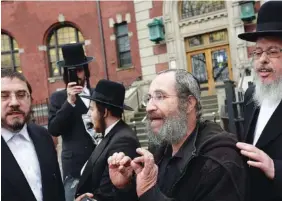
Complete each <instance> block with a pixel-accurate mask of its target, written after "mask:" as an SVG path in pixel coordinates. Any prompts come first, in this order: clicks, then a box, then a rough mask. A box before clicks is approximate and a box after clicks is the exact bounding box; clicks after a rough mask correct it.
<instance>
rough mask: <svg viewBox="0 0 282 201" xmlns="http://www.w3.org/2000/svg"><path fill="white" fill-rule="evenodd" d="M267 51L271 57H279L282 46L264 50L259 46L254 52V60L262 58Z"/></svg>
mask: <svg viewBox="0 0 282 201" xmlns="http://www.w3.org/2000/svg"><path fill="white" fill-rule="evenodd" d="M264 52H265V53H266V55H267V56H268V57H269V58H278V57H280V56H281V54H280V53H281V52H282V48H279V47H271V48H269V49H266V50H262V49H260V48H257V49H255V50H254V51H253V52H252V56H253V58H254V60H258V59H260V58H261V56H262V54H263V53H264Z"/></svg>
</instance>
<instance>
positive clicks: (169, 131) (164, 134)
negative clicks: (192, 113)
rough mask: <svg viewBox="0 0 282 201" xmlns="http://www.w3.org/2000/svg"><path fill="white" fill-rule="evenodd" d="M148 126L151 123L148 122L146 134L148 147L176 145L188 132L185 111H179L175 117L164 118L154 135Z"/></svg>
mask: <svg viewBox="0 0 282 201" xmlns="http://www.w3.org/2000/svg"><path fill="white" fill-rule="evenodd" d="M150 125H151V121H150V120H148V121H147V133H148V139H149V145H154V146H160V145H162V144H165V143H168V144H171V145H173V144H178V143H179V142H180V141H181V140H182V139H183V138H184V137H185V136H186V134H187V130H188V126H187V115H186V109H185V110H184V109H182V110H180V111H179V114H178V115H177V116H172V117H168V118H166V119H165V122H164V124H163V126H162V127H161V129H160V131H159V132H158V133H154V132H153V130H152V128H151V126H150Z"/></svg>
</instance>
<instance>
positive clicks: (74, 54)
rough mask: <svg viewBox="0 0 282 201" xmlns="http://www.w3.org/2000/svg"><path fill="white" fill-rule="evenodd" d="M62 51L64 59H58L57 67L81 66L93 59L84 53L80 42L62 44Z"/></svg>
mask: <svg viewBox="0 0 282 201" xmlns="http://www.w3.org/2000/svg"><path fill="white" fill-rule="evenodd" d="M62 53H63V58H64V60H61V61H58V62H57V65H58V66H59V67H64V68H70V67H81V66H83V65H84V64H88V63H89V62H91V61H93V59H94V57H87V56H85V54H84V50H83V47H82V44H78V43H75V44H67V45H64V46H62Z"/></svg>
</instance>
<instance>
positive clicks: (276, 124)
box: [241, 87, 282, 201]
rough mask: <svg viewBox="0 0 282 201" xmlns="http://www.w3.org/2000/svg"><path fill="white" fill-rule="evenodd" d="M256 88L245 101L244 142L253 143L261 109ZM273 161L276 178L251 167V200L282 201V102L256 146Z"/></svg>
mask: <svg viewBox="0 0 282 201" xmlns="http://www.w3.org/2000/svg"><path fill="white" fill-rule="evenodd" d="M254 90H255V87H251V88H249V89H248V90H247V91H246V93H245V99H244V107H245V108H244V118H245V122H244V134H243V135H242V136H241V139H242V140H243V141H244V142H247V143H250V144H252V143H253V139H254V132H255V128H256V123H257V119H258V115H259V110H260V108H259V107H258V106H256V104H255V102H254V100H253V94H254ZM281 93H282V92H281ZM255 146H256V147H258V148H259V149H261V150H262V151H264V152H265V153H266V154H267V155H269V156H270V158H272V159H273V161H274V165H275V178H274V180H273V181H271V180H269V179H267V177H266V176H265V174H264V173H263V172H262V171H260V170H259V169H257V168H252V167H250V168H249V170H250V175H251V181H250V185H251V200H254V201H278V200H279V201H281V200H282V101H281V102H280V104H279V105H278V107H277V108H276V110H275V111H274V113H273V114H272V116H271V118H270V119H269V121H268V123H267V124H266V126H265V128H264V130H263V131H262V134H261V136H260V138H259V140H258V142H257V144H256V145H255Z"/></svg>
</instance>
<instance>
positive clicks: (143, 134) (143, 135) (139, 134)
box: [137, 132, 148, 140]
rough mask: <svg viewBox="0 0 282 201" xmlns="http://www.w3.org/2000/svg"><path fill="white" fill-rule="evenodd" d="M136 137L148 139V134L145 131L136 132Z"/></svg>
mask: <svg viewBox="0 0 282 201" xmlns="http://www.w3.org/2000/svg"><path fill="white" fill-rule="evenodd" d="M137 137H138V139H139V140H148V135H147V133H144V132H143V133H138V134H137Z"/></svg>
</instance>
